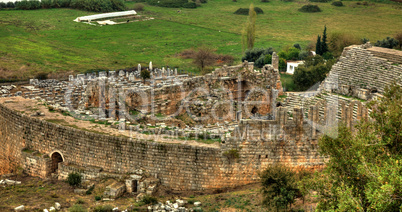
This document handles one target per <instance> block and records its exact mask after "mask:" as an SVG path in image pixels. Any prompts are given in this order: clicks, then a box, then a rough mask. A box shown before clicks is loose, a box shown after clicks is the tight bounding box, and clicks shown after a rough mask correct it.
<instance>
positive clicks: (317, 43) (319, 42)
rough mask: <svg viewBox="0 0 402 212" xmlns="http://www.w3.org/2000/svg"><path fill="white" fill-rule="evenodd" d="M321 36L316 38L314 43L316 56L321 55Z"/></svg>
mask: <svg viewBox="0 0 402 212" xmlns="http://www.w3.org/2000/svg"><path fill="white" fill-rule="evenodd" d="M321 47H322V45H321V36H320V35H318V36H317V42H316V43H315V53H316V54H318V55H321V54H322V48H321Z"/></svg>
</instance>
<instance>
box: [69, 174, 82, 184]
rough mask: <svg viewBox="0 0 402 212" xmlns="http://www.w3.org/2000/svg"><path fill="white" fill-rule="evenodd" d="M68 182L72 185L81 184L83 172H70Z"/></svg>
mask: <svg viewBox="0 0 402 212" xmlns="http://www.w3.org/2000/svg"><path fill="white" fill-rule="evenodd" d="M67 182H68V184H69V185H70V186H79V185H81V174H80V173H77V172H73V173H70V174H68V177H67Z"/></svg>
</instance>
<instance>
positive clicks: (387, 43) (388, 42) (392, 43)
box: [374, 37, 399, 49]
mask: <svg viewBox="0 0 402 212" xmlns="http://www.w3.org/2000/svg"><path fill="white" fill-rule="evenodd" d="M398 45H399V41H398V40H397V39H395V38H390V37H387V38H386V39H383V40H382V41H379V40H378V41H377V42H376V43H375V44H374V46H379V47H383V48H389V49H393V48H394V47H397V46H398Z"/></svg>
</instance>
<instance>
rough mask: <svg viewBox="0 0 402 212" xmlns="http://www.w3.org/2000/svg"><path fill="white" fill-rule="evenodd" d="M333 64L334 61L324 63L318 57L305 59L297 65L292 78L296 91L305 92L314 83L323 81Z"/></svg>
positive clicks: (322, 59)
mask: <svg viewBox="0 0 402 212" xmlns="http://www.w3.org/2000/svg"><path fill="white" fill-rule="evenodd" d="M334 62H335V61H334V60H330V61H328V62H325V60H324V58H323V57H321V56H319V55H316V56H315V57H312V56H310V57H307V58H306V59H305V61H304V64H303V65H299V66H298V67H297V68H296V70H295V72H294V74H293V76H292V79H293V81H294V83H295V86H296V89H297V90H299V91H303V90H307V89H308V88H310V87H311V86H313V85H314V84H315V83H317V82H320V81H322V80H324V79H325V77H326V74H327V73H328V72H329V71H330V70H331V67H332V65H333V64H334Z"/></svg>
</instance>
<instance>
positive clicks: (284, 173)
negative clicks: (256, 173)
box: [260, 164, 299, 211]
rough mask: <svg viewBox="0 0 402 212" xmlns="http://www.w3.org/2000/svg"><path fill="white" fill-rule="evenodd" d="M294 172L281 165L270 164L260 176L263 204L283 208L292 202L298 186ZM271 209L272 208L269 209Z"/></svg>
mask: <svg viewBox="0 0 402 212" xmlns="http://www.w3.org/2000/svg"><path fill="white" fill-rule="evenodd" d="M295 175H296V174H295V172H293V171H292V170H291V169H290V168H288V167H285V166H282V165H277V164H276V165H271V166H269V167H268V168H267V169H266V170H264V171H263V172H262V173H261V175H260V177H261V184H262V193H263V204H264V205H265V206H268V207H270V208H271V209H274V208H276V209H277V211H278V209H285V210H287V208H288V207H290V206H291V205H292V203H294V200H295V198H296V194H297V193H298V191H299V190H298V188H297V184H296V177H295ZM271 211H272V210H271Z"/></svg>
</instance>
